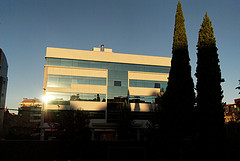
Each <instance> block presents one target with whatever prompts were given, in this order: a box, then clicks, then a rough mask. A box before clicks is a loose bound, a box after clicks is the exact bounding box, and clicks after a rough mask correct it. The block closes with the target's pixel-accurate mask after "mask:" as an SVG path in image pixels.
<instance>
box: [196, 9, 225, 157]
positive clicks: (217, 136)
mask: <svg viewBox="0 0 240 161" xmlns="http://www.w3.org/2000/svg"><path fill="white" fill-rule="evenodd" d="M197 50H198V52H197V58H198V60H197V70H196V77H197V86H196V88H197V113H198V120H199V137H200V142H201V145H202V146H201V148H202V150H203V153H202V154H205V156H206V157H208V158H209V159H214V158H215V159H216V157H217V156H220V154H221V153H224V152H223V151H222V152H221V148H222V149H223V146H222V141H223V140H222V139H223V136H224V111H223V103H222V98H223V91H222V88H221V82H222V81H223V79H222V78H221V70H220V66H219V65H218V63H219V59H218V54H217V47H216V39H215V37H214V32H213V27H212V22H211V21H210V19H209V17H208V15H207V13H206V14H205V17H204V19H203V23H202V25H201V28H200V30H199V37H198V44H197ZM203 147H204V148H203ZM216 149H218V150H217V152H218V153H219V154H216ZM214 154H216V155H214ZM203 156H204V155H203ZM211 157H212V158H211ZM221 157H222V156H221ZM218 159H220V158H218Z"/></svg>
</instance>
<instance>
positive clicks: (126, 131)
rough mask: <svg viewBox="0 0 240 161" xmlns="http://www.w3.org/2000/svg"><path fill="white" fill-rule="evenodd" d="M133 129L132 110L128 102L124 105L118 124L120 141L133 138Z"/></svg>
mask: <svg viewBox="0 0 240 161" xmlns="http://www.w3.org/2000/svg"><path fill="white" fill-rule="evenodd" d="M132 127H133V119H132V115H131V108H130V107H129V104H128V103H127V100H125V102H124V103H123V104H122V106H121V109H120V114H119V122H118V129H117V132H118V136H119V139H120V140H128V139H130V138H131V132H132Z"/></svg>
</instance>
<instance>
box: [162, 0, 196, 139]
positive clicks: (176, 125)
mask: <svg viewBox="0 0 240 161" xmlns="http://www.w3.org/2000/svg"><path fill="white" fill-rule="evenodd" d="M184 21H185V19H184V16H183V11H182V6H181V3H180V2H178V5H177V11H176V15H175V28H174V36H173V46H172V60H171V69H170V73H169V78H168V86H167V89H166V92H165V93H164V95H163V108H164V111H165V112H166V113H165V116H166V119H165V120H166V121H167V122H166V132H167V137H168V138H169V139H170V140H169V141H174V142H176V141H182V140H184V138H186V137H188V136H190V135H191V130H192V114H193V108H194V101H195V94H194V84H193V80H192V77H191V66H190V64H189V61H190V58H189V53H188V41H187V35H186V29H185V24H184Z"/></svg>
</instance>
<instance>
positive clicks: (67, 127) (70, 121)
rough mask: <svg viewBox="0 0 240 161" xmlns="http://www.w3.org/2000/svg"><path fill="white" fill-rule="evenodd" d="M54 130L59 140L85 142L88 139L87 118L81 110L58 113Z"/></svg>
mask: <svg viewBox="0 0 240 161" xmlns="http://www.w3.org/2000/svg"><path fill="white" fill-rule="evenodd" d="M57 123H58V124H57V126H56V128H57V129H58V131H59V133H58V138H57V139H59V140H71V141H84V140H85V141H86V140H89V139H90V129H89V127H88V125H89V118H88V115H87V114H86V113H84V111H81V110H61V111H59V116H58V121H57Z"/></svg>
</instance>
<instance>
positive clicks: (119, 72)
mask: <svg viewBox="0 0 240 161" xmlns="http://www.w3.org/2000/svg"><path fill="white" fill-rule="evenodd" d="M46 65H48V66H64V67H79V68H95V69H107V70H108V78H103V77H83V76H64V75H48V80H47V87H61V88H71V84H86V85H103V86H106V85H107V102H109V103H110V102H122V101H123V100H126V98H127V97H129V101H130V102H131V103H154V102H155V98H156V96H136V95H131V96H129V91H128V87H141V88H159V89H160V88H161V91H165V89H166V86H167V82H166V81H151V80H135V79H128V71H139V72H151V73H169V70H170V67H168V66H154V65H140V64H127V63H112V62H100V61H87V60H73V59H60V58H46ZM128 81H129V84H128ZM159 91H160V90H159ZM48 95H51V97H52V99H51V101H50V103H49V104H60V103H62V104H70V101H100V102H105V101H106V95H105V94H87V93H53V92H48Z"/></svg>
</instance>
